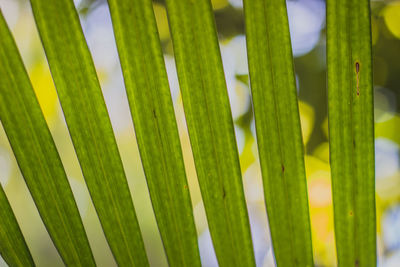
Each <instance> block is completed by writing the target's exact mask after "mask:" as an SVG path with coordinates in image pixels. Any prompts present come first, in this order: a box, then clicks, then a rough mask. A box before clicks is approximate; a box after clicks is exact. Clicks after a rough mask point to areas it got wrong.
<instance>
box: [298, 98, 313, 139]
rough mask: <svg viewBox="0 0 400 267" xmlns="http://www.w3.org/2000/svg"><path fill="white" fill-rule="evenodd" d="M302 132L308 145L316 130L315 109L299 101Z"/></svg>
mask: <svg viewBox="0 0 400 267" xmlns="http://www.w3.org/2000/svg"><path fill="white" fill-rule="evenodd" d="M299 111H300V121H301V132H302V134H303V143H304V144H307V143H308V140H310V136H311V133H312V131H313V128H314V119H315V114H314V109H313V108H312V107H311V106H310V105H309V104H307V103H305V102H302V101H299Z"/></svg>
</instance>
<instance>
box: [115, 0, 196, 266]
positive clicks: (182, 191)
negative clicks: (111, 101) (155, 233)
mask: <svg viewBox="0 0 400 267" xmlns="http://www.w3.org/2000/svg"><path fill="white" fill-rule="evenodd" d="M108 2H109V5H110V11H111V16H112V19H113V25H114V32H115V37H116V41H117V46H118V50H119V54H120V61H121V66H122V70H123V74H124V79H125V85H126V89H127V93H128V99H129V103H130V107H131V114H132V118H133V121H134V124H135V132H136V138H137V141H138V145H139V150H140V155H141V159H142V164H143V167H144V171H145V174H146V178H147V185H148V187H149V191H150V196H151V199H152V203H153V208H154V212H155V215H156V218H157V222H158V228H159V230H160V233H161V236H162V239H163V243H164V248H165V250H166V253H167V258H168V262H169V264H170V265H171V266H200V256H199V249H198V245H197V234H196V228H195V225H194V219H193V211H192V206H191V202H190V194H189V188H188V185H187V181H186V174H185V166H184V163H183V157H182V151H181V146H180V142H179V135H178V129H177V125H176V121H175V115H174V108H173V105H172V100H171V94H170V90H169V85H168V77H167V73H166V70H165V66H164V59H163V54H162V50H161V45H160V40H159V37H158V34H157V26H156V22H155V18H154V14H153V10H152V1H151V0H134V1H132V0H122V1H117V0H109V1H108Z"/></svg>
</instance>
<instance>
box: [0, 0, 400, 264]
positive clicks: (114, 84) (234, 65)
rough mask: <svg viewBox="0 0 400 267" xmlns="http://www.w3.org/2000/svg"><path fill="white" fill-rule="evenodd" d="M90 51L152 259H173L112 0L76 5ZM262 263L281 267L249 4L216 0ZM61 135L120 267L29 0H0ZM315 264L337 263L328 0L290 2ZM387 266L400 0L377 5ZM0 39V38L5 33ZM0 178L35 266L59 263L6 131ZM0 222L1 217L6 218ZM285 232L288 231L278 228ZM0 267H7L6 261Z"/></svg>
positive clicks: (396, 168)
mask: <svg viewBox="0 0 400 267" xmlns="http://www.w3.org/2000/svg"><path fill="white" fill-rule="evenodd" d="M74 2H75V5H76V7H77V9H78V11H79V14H80V18H81V23H82V27H83V30H84V33H85V36H86V40H87V42H88V45H89V48H90V51H91V53H92V56H93V60H94V63H95V65H96V70H97V73H98V76H99V79H100V82H101V85H102V89H103V94H104V98H105V101H106V104H107V107H108V110H109V115H110V117H111V121H112V124H113V128H114V131H115V135H116V138H117V142H118V146H119V149H120V153H121V156H122V160H123V163H124V167H125V171H126V174H127V178H128V182H129V186H130V188H131V192H132V196H133V200H134V204H135V208H136V212H137V215H138V219H139V223H140V226H141V230H142V233H143V237H144V241H145V245H146V250H147V253H148V256H149V260H150V263H151V265H152V266H167V262H166V257H165V254H164V251H163V247H162V243H161V239H160V235H159V233H158V230H157V226H156V222H155V217H154V214H153V211H152V208H151V202H150V198H149V194H148V191H147V186H146V180H145V177H144V174H143V169H142V166H141V162H140V157H139V153H138V148H137V144H136V140H135V133H134V128H133V124H132V120H131V117H130V112H129V107H128V102H127V98H126V94H125V89H124V84H123V78H122V73H121V69H120V65H119V60H118V54H117V50H116V46H115V41H114V37H113V30H112V24H111V19H110V14H109V10H108V6H107V3H106V0H75V1H74ZM212 3H213V8H214V12H215V19H216V23H217V28H218V34H219V38H220V48H221V54H222V59H223V63H224V68H225V76H226V81H227V86H228V92H229V97H230V103H231V107H232V116H233V118H234V121H235V131H236V139H237V143H238V150H239V151H238V153H239V155H240V163H241V168H242V173H243V184H244V188H245V193H246V200H247V204H248V211H249V216H250V223H251V227H252V236H253V244H254V249H255V253H256V261H257V266H258V267H261V266H262V267H267V266H274V259H273V252H272V250H271V240H270V235H269V229H268V222H267V215H266V211H265V205H264V196H263V190H262V183H261V173H260V166H259V162H258V154H257V153H258V152H257V145H256V142H255V128H254V117H253V113H252V105H251V100H250V89H249V82H248V68H247V58H246V43H245V36H244V18H243V6H242V0H213V1H212ZM0 8H1V10H2V12H3V14H4V16H5V17H6V20H7V23H8V25H9V27H10V28H11V30H12V33H13V35H14V38H15V39H16V42H17V45H18V47H19V50H20V53H21V54H22V58H23V60H24V63H25V66H26V68H27V70H28V72H29V75H30V78H31V81H32V84H33V87H34V89H35V92H36V95H37V97H38V99H39V102H40V105H41V108H42V110H43V113H44V115H45V117H46V120H47V122H48V124H49V127H50V130H51V132H52V134H53V137H54V139H55V142H56V145H57V148H58V151H59V153H60V155H61V158H62V161H63V163H64V166H65V169H66V172H67V174H68V178H69V181H70V184H71V187H72V190H73V193H74V195H75V198H76V200H77V203H78V207H79V211H80V213H81V216H82V218H83V223H84V225H85V228H86V231H87V234H88V238H89V241H90V244H91V247H92V249H93V253H94V256H95V258H96V261H97V263H98V265H99V266H115V265H116V264H115V262H114V260H113V258H112V255H111V252H110V250H109V248H108V245H107V243H106V241H105V238H104V235H103V233H102V230H101V227H100V223H99V221H98V219H97V216H96V214H95V210H94V207H93V204H92V202H91V200H90V197H89V193H88V191H87V188H86V185H85V182H84V179H83V177H82V173H81V170H80V168H79V164H78V161H77V158H76V155H75V152H74V149H73V146H72V143H71V140H70V137H69V134H68V130H67V128H66V124H65V121H64V117H63V113H62V110H61V107H60V105H59V102H58V99H57V94H56V90H55V88H54V85H53V82H52V79H51V75H50V72H49V69H48V66H47V62H46V59H45V55H44V51H43V48H42V46H41V43H40V40H39V37H38V33H37V30H36V28H35V23H34V20H33V16H32V12H31V9H30V5H29V3H28V1H27V0H0ZM287 8H288V15H289V24H290V33H291V38H292V48H293V55H294V63H295V71H296V81H297V85H298V95H299V107H300V113H301V123H302V131H303V140H304V144H305V153H306V155H305V163H306V172H307V182H308V190H309V201H310V216H311V225H312V238H313V248H314V257H315V264H316V266H335V265H336V259H335V257H336V255H335V241H334V229H333V209H332V197H331V182H330V167H329V147H328V139H327V133H328V128H327V95H326V59H325V52H326V42H325V36H326V29H325V1H323V0H297V1H296V0H287ZM371 8H372V13H371V17H372V18H371V19H372V42H373V56H374V58H373V59H374V63H373V66H374V93H375V136H376V139H375V148H376V152H375V153H376V208H377V227H378V229H377V234H378V239H377V242H378V255H379V266H384V267H389V266H400V161H399V145H400V114H399V111H400V105H398V103H400V102H399V100H400V1H398V0H396V1H383V0H381V1H371ZM154 12H155V15H156V19H157V24H158V30H159V34H160V39H161V42H162V45H163V50H164V56H165V63H166V67H167V71H168V76H169V81H170V86H171V95H172V98H173V102H174V107H175V113H176V117H177V121H178V127H179V133H180V137H181V142H182V149H183V152H184V157H185V164H186V170H187V177H188V181H189V186H190V190H191V196H192V203H193V207H194V213H195V220H196V227H197V231H198V235H199V245H200V252H201V258H202V263H203V265H204V266H218V264H217V261H216V258H215V254H214V251H213V247H212V243H211V238H210V234H209V231H208V227H207V220H206V217H205V211H204V207H203V204H202V200H201V195H200V191H199V187H198V182H197V178H196V173H195V169H194V164H193V158H192V155H191V148H190V143H189V137H188V133H187V129H186V124H185V118H184V113H183V107H182V100H181V96H180V92H179V86H178V80H177V77H176V69H175V62H174V58H173V48H172V43H171V38H170V33H169V29H168V21H167V14H166V10H165V6H164V3H163V0H159V1H154ZM0 42H1V39H0ZM0 182H1V185H2V186H3V187H4V189H5V191H6V194H7V196H8V198H9V200H10V203H11V205H12V207H13V209H14V212H15V214H16V217H17V220H18V222H19V224H20V226H21V229H22V232H23V234H24V236H25V238H26V240H27V243H28V246H29V248H30V249H31V251H32V254H33V257H34V260H35V261H36V263H37V264H38V266H62V265H63V264H62V261H61V258H60V257H59V256H58V254H57V252H56V249H55V247H54V245H53V244H52V242H51V240H50V238H49V236H48V234H47V232H46V230H45V228H44V225H43V223H42V222H41V220H40V217H39V214H38V212H37V210H36V208H35V205H34V203H33V201H32V198H31V196H30V195H29V192H28V190H27V187H26V185H25V183H24V180H23V178H22V176H21V173H20V171H19V169H18V166H17V163H16V160H15V158H14V156H13V153H12V151H11V148H10V145H9V143H8V141H7V137H6V135H5V133H4V130H3V128H2V127H0ZM0 219H1V218H0ZM282 231H284V229H282ZM0 266H7V265H6V264H5V263H4V261H3V260H2V259H1V257H0Z"/></svg>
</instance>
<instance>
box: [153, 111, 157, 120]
mask: <svg viewBox="0 0 400 267" xmlns="http://www.w3.org/2000/svg"><path fill="white" fill-rule="evenodd" d="M153 116H154V118H156V119H157V114H156V110H155V109H153Z"/></svg>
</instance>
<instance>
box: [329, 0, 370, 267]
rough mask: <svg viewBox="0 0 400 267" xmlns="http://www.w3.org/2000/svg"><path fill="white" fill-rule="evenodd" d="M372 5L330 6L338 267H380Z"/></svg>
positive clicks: (365, 1) (331, 129)
mask: <svg viewBox="0 0 400 267" xmlns="http://www.w3.org/2000/svg"><path fill="white" fill-rule="evenodd" d="M370 25H371V22H370V7H369V1H368V0H362V1H357V0H351V1H331V0H328V1H327V63H328V111H329V137H330V161H331V170H332V191H333V206H334V219H335V237H336V247H337V257H338V264H339V266H375V265H376V218H375V170H374V120H373V117H374V114H373V84H372V54H371V33H370V29H371V28H370Z"/></svg>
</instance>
